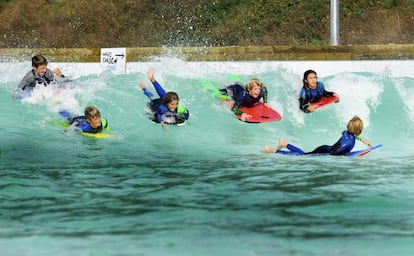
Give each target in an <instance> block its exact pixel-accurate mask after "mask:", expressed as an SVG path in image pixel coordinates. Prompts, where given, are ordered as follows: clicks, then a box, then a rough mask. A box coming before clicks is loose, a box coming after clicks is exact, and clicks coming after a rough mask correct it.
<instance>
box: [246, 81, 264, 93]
mask: <svg viewBox="0 0 414 256" xmlns="http://www.w3.org/2000/svg"><path fill="white" fill-rule="evenodd" d="M255 86H259V87H260V88H263V83H262V82H261V81H260V80H259V79H257V78H252V79H250V80H249V81H247V84H246V90H247V91H250V90H251V89H253V87H255Z"/></svg>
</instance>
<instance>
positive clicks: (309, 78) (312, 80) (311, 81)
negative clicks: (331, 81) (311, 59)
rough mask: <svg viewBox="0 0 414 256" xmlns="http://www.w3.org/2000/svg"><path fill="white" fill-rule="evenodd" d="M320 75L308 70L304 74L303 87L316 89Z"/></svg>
mask: <svg viewBox="0 0 414 256" xmlns="http://www.w3.org/2000/svg"><path fill="white" fill-rule="evenodd" d="M317 79H318V75H317V74H316V72H315V71H313V70H306V71H305V73H303V86H309V87H311V88H314V87H316V82H317Z"/></svg>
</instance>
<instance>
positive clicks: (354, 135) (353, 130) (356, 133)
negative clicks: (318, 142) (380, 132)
mask: <svg viewBox="0 0 414 256" xmlns="http://www.w3.org/2000/svg"><path fill="white" fill-rule="evenodd" d="M363 127H364V123H363V122H362V119H361V118H359V117H358V116H354V117H353V118H352V119H351V120H349V122H348V124H347V130H346V131H343V132H342V136H341V138H339V140H338V141H337V142H336V143H335V144H334V145H332V146H328V145H322V146H319V147H317V148H316V149H314V150H313V151H311V152H307V153H305V152H304V151H303V150H302V149H300V148H298V147H296V146H293V145H292V144H289V143H287V142H286V141H285V139H283V138H281V139H279V144H278V146H277V148H271V147H269V146H264V148H263V152H265V153H282V154H283V151H280V150H281V149H282V148H287V149H289V150H290V151H291V152H295V153H297V154H298V155H308V154H330V155H346V154H348V153H349V152H351V150H352V149H353V148H354V145H355V140H356V139H357V140H360V141H361V142H363V143H365V144H367V145H368V146H369V147H372V145H371V143H370V142H369V141H368V140H366V139H364V138H362V137H361V136H360V134H361V132H362V129H363Z"/></svg>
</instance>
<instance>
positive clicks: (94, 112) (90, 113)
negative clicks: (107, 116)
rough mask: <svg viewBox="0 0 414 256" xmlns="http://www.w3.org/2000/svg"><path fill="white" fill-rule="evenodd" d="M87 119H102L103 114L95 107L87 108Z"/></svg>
mask: <svg viewBox="0 0 414 256" xmlns="http://www.w3.org/2000/svg"><path fill="white" fill-rule="evenodd" d="M85 117H86V119H89V120H90V119H93V118H95V117H99V118H100V117H101V112H99V110H98V109H97V108H95V107H94V106H89V107H86V108H85Z"/></svg>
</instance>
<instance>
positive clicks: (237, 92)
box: [220, 83, 267, 115]
mask: <svg viewBox="0 0 414 256" xmlns="http://www.w3.org/2000/svg"><path fill="white" fill-rule="evenodd" d="M220 91H221V92H222V93H223V94H224V95H228V96H230V97H231V98H232V99H233V101H234V105H233V108H232V109H231V110H232V111H233V112H234V114H236V115H241V114H243V112H242V111H241V110H240V109H239V107H247V108H251V107H253V106H254V105H256V104H257V103H258V102H259V101H260V99H261V98H263V102H264V103H267V89H266V87H265V86H263V88H262V89H261V91H260V94H259V97H257V98H253V97H252V96H250V94H249V92H248V91H247V90H246V89H245V88H244V87H243V86H242V85H241V84H239V83H236V84H232V85H229V86H227V87H226V88H224V89H221V90H220Z"/></svg>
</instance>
